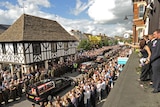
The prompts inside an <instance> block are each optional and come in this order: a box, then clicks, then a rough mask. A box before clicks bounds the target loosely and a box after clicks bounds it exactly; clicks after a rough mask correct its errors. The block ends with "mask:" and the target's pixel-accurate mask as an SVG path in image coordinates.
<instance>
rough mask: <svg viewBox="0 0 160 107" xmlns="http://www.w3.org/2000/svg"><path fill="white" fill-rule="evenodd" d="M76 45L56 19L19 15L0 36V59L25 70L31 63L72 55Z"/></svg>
mask: <svg viewBox="0 0 160 107" xmlns="http://www.w3.org/2000/svg"><path fill="white" fill-rule="evenodd" d="M76 48H77V39H76V38H75V37H74V36H71V35H70V34H69V33H68V32H67V31H66V30H65V29H64V28H63V27H62V26H61V25H60V24H58V23H57V22H56V21H53V20H48V19H44V18H40V17H35V16H31V15H27V14H23V15H22V16H21V17H20V18H19V19H17V20H16V21H15V23H13V25H11V26H10V27H9V28H8V29H7V30H6V31H4V32H3V33H2V34H1V35H0V62H1V63H2V64H3V63H7V64H10V66H11V71H12V70H13V66H12V65H15V64H18V65H20V66H21V68H22V72H27V69H28V68H29V67H30V66H31V65H32V64H34V63H38V62H44V63H45V62H48V61H49V60H51V59H54V58H63V57H64V56H70V55H75V53H76ZM46 66H47V65H46ZM12 73H13V71H12Z"/></svg>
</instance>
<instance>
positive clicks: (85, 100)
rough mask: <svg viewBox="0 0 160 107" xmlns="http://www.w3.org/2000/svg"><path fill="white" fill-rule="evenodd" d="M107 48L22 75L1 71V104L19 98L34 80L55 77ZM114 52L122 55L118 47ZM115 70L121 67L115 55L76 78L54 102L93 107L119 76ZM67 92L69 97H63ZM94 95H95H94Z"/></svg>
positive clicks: (107, 92)
mask: <svg viewBox="0 0 160 107" xmlns="http://www.w3.org/2000/svg"><path fill="white" fill-rule="evenodd" d="M116 48H117V49H119V48H118V46H116ZM116 48H114V49H116ZM108 49H109V48H108V47H106V48H101V49H97V50H96V51H95V50H91V51H86V52H83V53H78V54H77V56H78V57H77V58H76V60H73V58H70V60H67V61H66V62H63V63H55V62H54V63H50V64H49V67H48V69H45V68H44V67H42V68H39V69H37V70H35V71H28V72H27V73H26V74H24V73H23V74H22V78H19V77H18V76H17V74H16V73H14V74H13V75H11V72H10V71H9V70H5V71H4V70H2V71H1V72H0V103H1V104H2V102H4V104H8V101H9V99H12V100H13V101H15V100H16V98H17V97H22V95H23V93H25V92H26V90H27V86H28V85H32V84H34V83H35V82H37V81H40V80H43V79H45V78H52V77H55V76H57V77H58V76H61V75H63V74H64V73H66V72H73V71H75V70H74V66H75V65H74V64H75V63H77V64H78V65H79V63H81V62H85V61H88V60H94V59H95V57H96V56H97V55H99V54H102V53H103V52H104V51H106V50H108ZM120 49H121V48H120ZM120 52H122V51H120ZM115 53H117V55H123V54H118V53H119V50H118V51H117V52H115ZM111 54H113V53H111ZM124 55H125V54H124ZM113 58H114V57H113ZM71 59H72V60H71ZM77 67H78V66H77ZM77 67H75V68H77ZM118 69H119V71H121V69H122V66H118V65H117V61H116V57H115V58H114V59H112V60H111V61H110V62H109V63H108V62H104V63H102V64H101V65H99V66H98V68H96V69H90V71H89V72H92V73H93V75H85V76H83V78H81V79H80V78H79V79H77V84H76V85H77V86H76V87H75V88H74V90H72V91H70V92H69V93H67V94H66V95H65V97H63V98H61V97H57V98H56V100H55V102H54V103H53V105H55V107H58V106H61V105H63V106H66V105H68V104H69V105H70V103H71V104H72V103H73V104H74V106H75V107H78V105H79V107H83V106H80V105H81V104H82V105H84V106H87V107H90V105H92V106H95V104H96V101H97V98H98V100H101V99H103V98H104V97H105V96H106V95H108V94H109V91H110V89H111V87H112V86H113V80H114V79H115V75H116V76H118V75H119V71H118ZM77 70H78V68H77ZM95 83H96V84H95ZM101 84H103V85H101ZM67 95H68V96H69V97H66V96H67ZM95 95H96V96H97V97H93V96H95ZM77 98H78V100H77ZM50 104H52V102H50ZM42 105H44V103H42ZM42 107H43V106H42ZM69 107H71V106H69Z"/></svg>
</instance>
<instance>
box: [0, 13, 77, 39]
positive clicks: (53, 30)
mask: <svg viewBox="0 0 160 107" xmlns="http://www.w3.org/2000/svg"><path fill="white" fill-rule="evenodd" d="M20 41H77V39H76V38H75V37H74V36H71V35H70V34H69V33H68V32H67V31H66V30H65V29H64V28H63V27H62V26H61V25H60V24H59V23H57V22H56V21H53V20H49V19H44V18H40V17H36V16H31V15H27V14H23V15H22V16H21V17H20V18H19V19H17V20H16V21H15V22H14V23H13V25H11V26H10V27H9V28H8V29H7V30H6V31H4V32H3V33H2V34H1V35H0V42H20Z"/></svg>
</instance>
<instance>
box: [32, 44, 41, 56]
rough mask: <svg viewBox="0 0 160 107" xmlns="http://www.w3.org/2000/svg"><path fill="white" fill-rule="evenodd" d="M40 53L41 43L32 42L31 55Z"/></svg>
mask: <svg viewBox="0 0 160 107" xmlns="http://www.w3.org/2000/svg"><path fill="white" fill-rule="evenodd" d="M40 54H41V45H40V43H33V55H40Z"/></svg>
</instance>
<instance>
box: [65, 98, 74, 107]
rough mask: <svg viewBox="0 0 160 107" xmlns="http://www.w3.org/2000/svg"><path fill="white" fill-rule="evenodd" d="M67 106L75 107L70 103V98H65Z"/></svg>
mask: <svg viewBox="0 0 160 107" xmlns="http://www.w3.org/2000/svg"><path fill="white" fill-rule="evenodd" d="M67 101H68V106H67V107H75V106H74V104H73V103H72V102H71V99H70V98H67Z"/></svg>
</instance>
